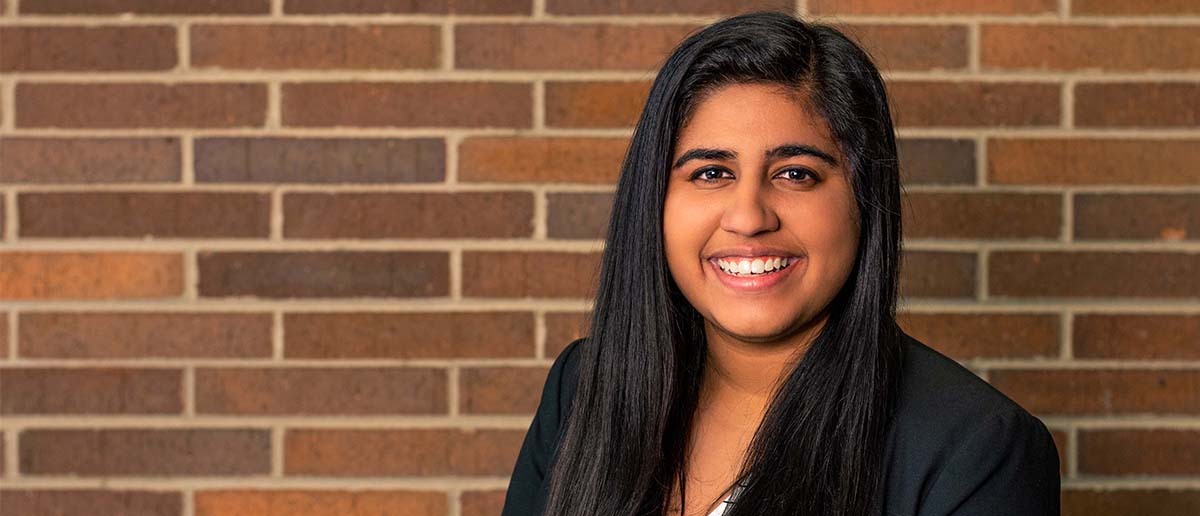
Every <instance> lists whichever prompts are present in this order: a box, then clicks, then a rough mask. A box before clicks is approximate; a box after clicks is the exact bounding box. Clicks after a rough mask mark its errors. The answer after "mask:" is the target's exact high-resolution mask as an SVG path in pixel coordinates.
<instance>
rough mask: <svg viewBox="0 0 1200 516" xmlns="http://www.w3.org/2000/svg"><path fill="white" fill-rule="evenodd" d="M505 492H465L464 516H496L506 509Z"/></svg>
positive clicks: (463, 501)
mask: <svg viewBox="0 0 1200 516" xmlns="http://www.w3.org/2000/svg"><path fill="white" fill-rule="evenodd" d="M506 495H507V493H506V492H505V491H503V490H495V491H463V493H462V516H494V515H496V514H500V510H501V509H503V508H504V497H505V496H506Z"/></svg>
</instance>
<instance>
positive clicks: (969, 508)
mask: <svg viewBox="0 0 1200 516" xmlns="http://www.w3.org/2000/svg"><path fill="white" fill-rule="evenodd" d="M584 340H585V339H577V340H575V341H572V342H571V343H570V344H568V345H567V347H566V348H565V349H564V350H563V352H562V353H560V354H559V356H558V358H557V359H555V361H554V365H553V366H551V368H550V372H549V375H548V376H547V378H546V384H545V387H543V389H542V398H541V404H540V405H539V406H538V410H537V413H536V414H535V415H534V418H533V422H532V423H531V424H530V426H529V431H528V433H527V434H526V435H525V441H524V444H523V445H522V446H521V451H520V453H519V455H518V456H517V460H516V464H515V467H514V468H513V474H512V481H511V482H510V483H509V486H508V493H507V497H506V498H505V500H504V509H503V511H502V512H501V515H502V516H536V515H540V514H541V511H542V510H543V508H544V507H545V504H546V495H547V485H548V484H547V482H546V480H547V479H546V474H547V471H548V470H549V461H550V459H551V457H552V456H553V453H554V450H555V449H556V448H557V446H558V440H559V437H560V436H559V433H558V430H559V425H560V424H561V422H562V418H564V417H566V415H567V408H568V406H569V405H568V403H569V402H570V400H571V398H572V396H574V394H575V382H574V380H575V379H576V378H577V377H578V362H579V357H580V353H579V352H578V350H577V349H578V347H579V345H580V343H581V342H583V341H584ZM902 340H903V348H902V349H903V356H904V359H903V363H904V367H903V372H902V377H901V389H900V391H901V393H900V398H899V400H898V403H899V404H898V406H897V413H896V420H895V421H894V423H893V425H892V426H891V427H890V429H889V431H888V441H887V445H886V452H885V453H886V455H887V460H886V462H885V463H886V464H887V478H886V480H885V482H886V486H887V487H886V492H885V495H884V499H882V500H878V501H877V508H878V509H879V510H880V512H878V513H879V514H883V515H886V516H943V515H954V516H992V515H994V516H1001V515H1004V516H1015V515H1022V516H1044V515H1057V514H1059V481H1060V479H1059V460H1058V450H1057V448H1056V447H1055V445H1054V440H1053V439H1052V438H1051V437H1050V432H1049V431H1048V430H1047V429H1046V426H1045V425H1044V424H1043V423H1042V422H1041V421H1040V420H1039V419H1038V418H1036V417H1034V416H1033V415H1031V414H1030V413H1029V412H1027V411H1026V410H1025V409H1024V408H1022V407H1021V406H1020V405H1018V404H1017V403H1016V402H1014V401H1013V400H1012V399H1010V398H1008V397H1007V396H1005V395H1004V394H1003V393H1001V392H1000V391H998V390H996V388H994V387H992V386H991V384H989V383H987V382H985V381H983V380H982V379H981V378H979V377H978V376H976V375H975V373H972V372H971V371H970V370H969V369H967V368H965V367H963V366H962V365H960V364H959V363H958V362H956V361H954V360H953V359H951V358H949V357H946V356H945V355H942V354H941V353H939V352H937V351H935V350H934V349H932V348H930V347H928V346H926V345H925V344H923V343H922V342H920V341H918V340H916V339H914V338H913V337H911V336H910V335H908V334H905V333H902ZM883 510H886V512H882V511H883Z"/></svg>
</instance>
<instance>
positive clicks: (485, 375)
mask: <svg viewBox="0 0 1200 516" xmlns="http://www.w3.org/2000/svg"><path fill="white" fill-rule="evenodd" d="M548 371H549V369H548V368H546V367H470V368H463V369H462V370H461V371H459V376H458V377H459V395H460V396H461V398H460V400H461V402H460V404H459V411H460V412H461V413H463V414H528V413H531V412H534V411H535V410H537V406H538V400H540V399H541V392H542V386H543V385H545V383H546V373H547V372H548Z"/></svg>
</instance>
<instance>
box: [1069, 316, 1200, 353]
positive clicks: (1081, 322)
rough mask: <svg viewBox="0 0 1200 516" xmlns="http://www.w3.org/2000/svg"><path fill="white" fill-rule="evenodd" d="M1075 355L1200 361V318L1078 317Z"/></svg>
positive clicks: (1074, 339)
mask: <svg viewBox="0 0 1200 516" xmlns="http://www.w3.org/2000/svg"><path fill="white" fill-rule="evenodd" d="M1073 328H1074V333H1075V334H1074V336H1073V339H1072V340H1073V342H1074V345H1075V356H1077V357H1079V358H1118V359H1135V360H1136V359H1186V360H1196V359H1200V347H1198V346H1196V343H1197V342H1200V315H1186V314H1103V313H1086V314H1078V315H1076V316H1075V322H1074V325H1073Z"/></svg>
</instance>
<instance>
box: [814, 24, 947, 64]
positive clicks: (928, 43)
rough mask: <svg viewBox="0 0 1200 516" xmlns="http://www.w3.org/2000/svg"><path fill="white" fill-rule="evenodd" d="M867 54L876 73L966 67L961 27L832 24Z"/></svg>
mask: <svg viewBox="0 0 1200 516" xmlns="http://www.w3.org/2000/svg"><path fill="white" fill-rule="evenodd" d="M835 27H836V28H837V29H838V30H840V31H842V33H844V34H846V35H847V36H850V37H851V38H852V39H854V40H855V41H856V42H857V43H858V44H859V46H861V47H863V49H864V50H866V51H867V52H868V53H869V54H871V60H872V61H874V62H875V65H876V66H877V67H879V69H880V70H884V71H889V70H938V69H964V68H966V67H967V53H968V50H967V27H966V26H965V25H928V24H920V25H896V24H836V25H835Z"/></svg>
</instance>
